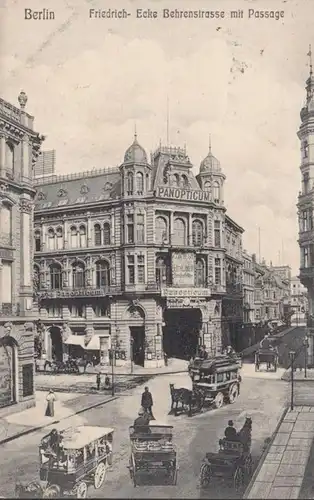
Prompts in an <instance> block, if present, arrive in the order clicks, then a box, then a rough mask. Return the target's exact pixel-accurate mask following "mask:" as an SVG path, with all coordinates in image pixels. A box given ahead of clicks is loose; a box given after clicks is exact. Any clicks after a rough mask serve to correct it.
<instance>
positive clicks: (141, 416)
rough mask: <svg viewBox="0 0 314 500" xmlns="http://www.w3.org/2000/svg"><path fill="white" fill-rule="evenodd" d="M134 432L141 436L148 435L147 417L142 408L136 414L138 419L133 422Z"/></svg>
mask: <svg viewBox="0 0 314 500" xmlns="http://www.w3.org/2000/svg"><path fill="white" fill-rule="evenodd" d="M133 425H134V431H135V432H139V433H141V434H149V432H150V428H149V417H148V414H147V412H145V410H144V408H141V409H140V410H139V412H138V417H137V418H136V419H135V420H134V424H133Z"/></svg>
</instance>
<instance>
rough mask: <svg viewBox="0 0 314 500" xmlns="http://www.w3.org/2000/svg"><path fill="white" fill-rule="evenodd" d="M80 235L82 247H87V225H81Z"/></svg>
mask: <svg viewBox="0 0 314 500" xmlns="http://www.w3.org/2000/svg"><path fill="white" fill-rule="evenodd" d="M79 237H80V247H81V248H84V247H86V227H85V226H80V230H79Z"/></svg>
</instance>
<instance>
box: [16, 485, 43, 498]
mask: <svg viewBox="0 0 314 500" xmlns="http://www.w3.org/2000/svg"><path fill="white" fill-rule="evenodd" d="M15 497H16V498H42V497H43V488H42V486H41V484H40V483H39V482H37V481H32V482H31V483H28V484H25V483H16V485H15Z"/></svg>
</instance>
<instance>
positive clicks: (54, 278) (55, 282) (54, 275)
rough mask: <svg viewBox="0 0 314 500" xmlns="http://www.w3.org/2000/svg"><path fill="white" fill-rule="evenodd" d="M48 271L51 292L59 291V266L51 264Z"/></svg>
mask: <svg viewBox="0 0 314 500" xmlns="http://www.w3.org/2000/svg"><path fill="white" fill-rule="evenodd" d="M49 269H50V288H51V290H60V289H61V288H62V270H61V266H60V264H51V266H50V268H49Z"/></svg>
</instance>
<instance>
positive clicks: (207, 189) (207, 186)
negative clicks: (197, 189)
mask: <svg viewBox="0 0 314 500" xmlns="http://www.w3.org/2000/svg"><path fill="white" fill-rule="evenodd" d="M204 191H211V183H210V182H209V181H206V182H204Z"/></svg>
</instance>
